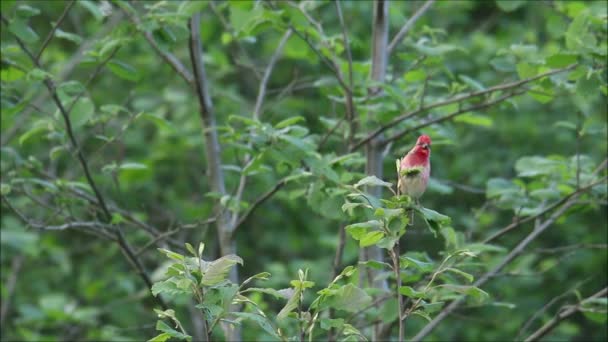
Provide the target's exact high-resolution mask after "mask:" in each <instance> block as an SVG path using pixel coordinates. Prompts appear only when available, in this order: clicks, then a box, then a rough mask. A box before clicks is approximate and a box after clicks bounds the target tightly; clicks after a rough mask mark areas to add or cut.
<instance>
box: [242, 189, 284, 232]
mask: <svg viewBox="0 0 608 342" xmlns="http://www.w3.org/2000/svg"><path fill="white" fill-rule="evenodd" d="M284 185H285V179H281V180H280V181H279V182H278V183H277V184H275V185H274V186H273V187H272V189H270V190H268V191H267V192H266V193H264V194H263V195H262V196H260V197H258V199H256V200H255V201H254V202H253V204H252V205H251V206H250V207H249V210H247V212H245V214H243V216H241V218H240V219H239V221H238V222H237V223H236V225H235V226H234V228H233V231H236V229H237V228H238V227H240V226H241V225H242V224H243V223H245V221H247V218H249V216H251V214H253V212H254V211H255V210H256V209H257V208H258V207H259V206H260V205H262V203H264V202H265V201H266V200H267V199H269V198H270V197H272V195H274V194H275V193H276V192H277V191H279V190H280V189H281V188H282V187H283V186H284Z"/></svg>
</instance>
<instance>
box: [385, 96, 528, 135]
mask: <svg viewBox="0 0 608 342" xmlns="http://www.w3.org/2000/svg"><path fill="white" fill-rule="evenodd" d="M525 92H526V91H525V90H519V91H515V92H512V93H508V94H505V95H503V96H501V97H499V98H497V99H495V100H491V101H486V102H483V103H480V104H477V105H474V106H471V107H468V108H462V109H459V110H457V111H455V112H453V113H450V114H448V115H445V116H442V117H439V118H436V119H432V120H429V121H427V122H424V123H421V124H419V125H416V126H414V127H410V128H406V129H405V130H403V131H401V132H399V133H395V134H394V135H392V136H391V137H389V138H387V139H385V140H383V141H382V142H381V145H382V146H384V145H386V144H388V143H390V142H392V141H395V140H397V139H399V138H401V137H403V136H404V135H406V134H408V133H411V132H414V131H417V130H419V129H421V128H424V127H427V126H430V125H433V124H436V123H440V122H443V121H447V120H450V119H453V118H454V117H456V116H459V115H462V114H465V113H468V112H470V111H473V110H479V109H483V108H487V107H491V106H493V105H495V104H497V103H500V102H503V101H504V100H506V99H509V98H511V97H515V96H518V95H521V94H523V93H525Z"/></svg>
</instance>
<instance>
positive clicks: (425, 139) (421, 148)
mask: <svg viewBox="0 0 608 342" xmlns="http://www.w3.org/2000/svg"><path fill="white" fill-rule="evenodd" d="M414 150H415V151H416V153H417V154H421V155H424V156H428V155H430V154H431V137H429V136H428V135H426V134H423V135H421V136H419V137H418V140H416V146H415V147H414Z"/></svg>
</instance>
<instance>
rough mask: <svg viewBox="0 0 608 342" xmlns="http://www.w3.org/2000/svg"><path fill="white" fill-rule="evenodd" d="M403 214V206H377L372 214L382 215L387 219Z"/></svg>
mask: <svg viewBox="0 0 608 342" xmlns="http://www.w3.org/2000/svg"><path fill="white" fill-rule="evenodd" d="M403 215H404V210H403V208H397V209H388V208H377V209H376V211H374V216H376V217H384V218H387V219H392V218H396V217H401V216H403Z"/></svg>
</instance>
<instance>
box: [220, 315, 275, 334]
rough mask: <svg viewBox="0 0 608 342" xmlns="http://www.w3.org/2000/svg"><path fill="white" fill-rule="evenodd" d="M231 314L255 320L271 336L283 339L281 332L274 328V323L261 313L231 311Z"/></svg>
mask: <svg viewBox="0 0 608 342" xmlns="http://www.w3.org/2000/svg"><path fill="white" fill-rule="evenodd" d="M230 315H231V316H235V317H237V318H241V319H246V320H250V321H253V322H255V323H256V324H257V325H258V326H259V327H260V328H262V329H263V330H264V331H265V332H267V333H268V334H270V336H272V337H274V338H277V339H281V337H280V336H279V334H277V332H276V331H275V330H274V328H273V327H272V324H270V321H269V320H268V318H267V317H264V316H262V315H259V314H255V313H250V312H231V313H230Z"/></svg>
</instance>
